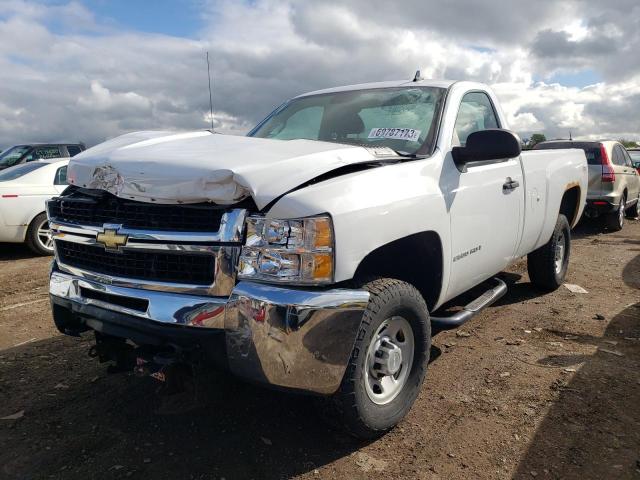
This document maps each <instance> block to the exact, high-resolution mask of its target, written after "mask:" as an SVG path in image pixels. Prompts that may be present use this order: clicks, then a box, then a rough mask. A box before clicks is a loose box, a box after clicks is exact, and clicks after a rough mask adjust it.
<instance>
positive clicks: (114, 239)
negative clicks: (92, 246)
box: [96, 228, 128, 250]
mask: <svg viewBox="0 0 640 480" xmlns="http://www.w3.org/2000/svg"><path fill="white" fill-rule="evenodd" d="M127 238H128V236H127V235H119V234H118V231H117V230H113V229H110V228H105V229H104V233H99V234H98V235H96V243H101V244H102V245H104V248H107V249H110V250H117V249H119V248H120V247H123V246H125V245H126V244H127Z"/></svg>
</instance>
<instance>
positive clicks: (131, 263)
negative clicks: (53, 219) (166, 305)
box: [56, 240, 215, 286]
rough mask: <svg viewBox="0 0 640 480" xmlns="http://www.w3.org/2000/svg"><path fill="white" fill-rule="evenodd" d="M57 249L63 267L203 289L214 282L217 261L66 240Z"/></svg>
mask: <svg viewBox="0 0 640 480" xmlns="http://www.w3.org/2000/svg"><path fill="white" fill-rule="evenodd" d="M56 248H57V253H58V257H59V258H60V261H61V262H62V263H63V264H65V265H70V266H73V267H77V268H82V269H84V270H88V271H91V272H96V273H100V274H106V275H111V276H115V277H122V278H129V279H132V280H146V281H151V282H153V281H155V282H172V283H185V284H190V285H203V286H208V285H211V284H212V283H213V281H214V278H213V277H214V273H215V258H214V257H213V256H212V255H207V254H202V253H195V254H194V253H187V252H172V253H164V252H156V251H150V252H146V251H139V250H123V251H122V252H113V251H109V250H105V248H104V247H101V246H95V245H83V244H81V243H73V242H65V241H64V240H57V241H56Z"/></svg>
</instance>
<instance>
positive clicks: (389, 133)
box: [369, 128, 421, 142]
mask: <svg viewBox="0 0 640 480" xmlns="http://www.w3.org/2000/svg"><path fill="white" fill-rule="evenodd" d="M420 133H421V130H414V129H413V128H372V129H371V131H370V132H369V138H392V139H395V140H410V141H412V142H417V141H418V138H420Z"/></svg>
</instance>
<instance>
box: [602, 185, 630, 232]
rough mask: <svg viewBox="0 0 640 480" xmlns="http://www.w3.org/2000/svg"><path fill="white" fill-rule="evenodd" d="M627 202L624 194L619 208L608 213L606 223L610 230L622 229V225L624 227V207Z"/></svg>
mask: <svg viewBox="0 0 640 480" xmlns="http://www.w3.org/2000/svg"><path fill="white" fill-rule="evenodd" d="M626 202H627V197H626V196H625V195H624V194H623V195H622V197H621V198H620V204H619V205H618V208H616V210H615V211H614V212H611V213H608V214H607V216H606V217H605V218H604V221H605V224H606V226H607V228H608V229H609V230H611V231H613V232H617V231H620V230H622V227H624V210H625V208H624V207H625V204H626Z"/></svg>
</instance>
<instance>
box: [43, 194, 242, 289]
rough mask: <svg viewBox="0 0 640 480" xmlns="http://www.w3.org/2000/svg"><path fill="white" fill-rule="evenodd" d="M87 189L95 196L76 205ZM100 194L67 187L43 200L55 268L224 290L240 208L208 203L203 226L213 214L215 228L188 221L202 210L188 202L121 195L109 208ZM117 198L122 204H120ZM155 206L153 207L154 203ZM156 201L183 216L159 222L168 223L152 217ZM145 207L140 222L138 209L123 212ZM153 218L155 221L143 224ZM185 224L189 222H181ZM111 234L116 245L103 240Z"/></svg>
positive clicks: (129, 281)
mask: <svg viewBox="0 0 640 480" xmlns="http://www.w3.org/2000/svg"><path fill="white" fill-rule="evenodd" d="M106 195H109V194H106ZM87 196H89V197H92V196H95V197H98V198H99V199H98V200H97V201H95V199H89V200H87V202H88V204H89V205H90V206H89V207H82V208H81V207H78V205H79V204H81V203H82V202H84V201H85V200H86V197H87ZM111 197H113V196H111ZM114 198H116V197H114ZM118 200H120V199H118ZM108 201H110V200H105V199H104V198H103V194H102V193H95V194H94V193H92V194H91V195H89V194H87V192H86V191H83V192H80V191H77V190H76V191H73V190H72V192H71V193H70V194H67V193H65V195H63V196H62V197H58V198H56V199H53V200H51V201H49V202H48V204H47V211H48V214H49V219H50V222H49V224H50V226H51V229H52V235H53V239H54V244H55V249H56V261H57V263H58V267H59V269H60V270H61V271H64V272H67V273H70V274H73V275H78V276H82V277H85V278H87V279H90V280H93V281H97V282H100V283H108V284H111V285H120V286H127V287H134V288H142V289H148V290H162V291H171V292H178V293H189V294H194V295H215V296H224V295H228V294H230V293H231V290H232V289H233V286H234V285H235V276H236V265H237V259H238V256H239V253H240V248H241V244H242V240H243V227H244V219H245V216H246V214H247V210H246V209H245V208H229V207H227V208H222V207H220V206H217V205H209V214H210V217H209V220H206V221H209V224H208V225H209V227H211V226H212V225H214V224H213V223H211V218H213V217H215V216H217V220H216V225H217V228H215V229H208V230H203V227H202V226H201V225H199V224H198V225H196V226H189V225H192V224H193V222H195V223H197V219H198V218H204V217H198V215H203V211H206V208H204V207H203V206H199V207H198V208H197V209H194V208H192V207H193V206H191V205H170V206H167V205H156V204H143V203H142V202H133V201H126V202H119V203H118V205H119V207H118V209H117V212H116V211H115V210H113V209H106V210H102V209H101V208H100V205H103V203H101V202H108ZM130 204H132V205H130ZM69 205H71V206H69ZM122 205H125V206H124V207H122V208H120V207H121V206H122ZM156 207H160V208H159V209H158V210H154V208H156ZM163 207H171V211H172V212H174V211H175V212H183V213H184V219H187V220H184V219H183V220H184V221H178V220H176V218H177V217H176V216H179V214H178V213H175V214H172V215H173V217H172V216H170V215H169V216H167V224H169V225H171V226H173V227H175V228H176V229H175V230H171V229H167V228H165V227H166V225H165V224H164V223H162V222H161V216H159V217H157V220H153V219H152V217H153V215H160V213H158V212H162V211H165V212H169V210H162V208H163ZM145 211H146V212H156V213H151V214H149V215H150V216H149V217H148V218H149V220H148V221H146V223H140V222H143V219H144V218H145V216H144V215H140V214H139V213H136V214H135V215H134V216H131V215H133V213H131V212H145ZM194 211H197V212H198V213H197V215H195V214H194ZM114 212H115V213H114ZM211 212H214V213H211ZM125 213H126V214H125ZM98 220H101V221H102V220H104V222H102V223H99V222H98ZM203 221H205V220H203ZM127 222H128V223H127ZM155 222H160V223H162V226H161V227H156V228H148V227H150V226H153V225H151V224H152V223H155ZM132 225H133V226H132ZM138 225H147V227H146V228H143V227H141V226H140V227H139V226H138ZM187 227H189V228H191V230H184V229H185V228H187ZM105 232H107V233H108V235H105ZM113 235H115V236H117V237H118V239H119V242H118V243H117V245H116V244H109V243H108V241H107V240H105V238H110V237H111V236H113Z"/></svg>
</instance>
